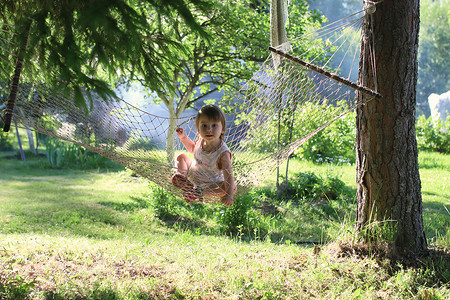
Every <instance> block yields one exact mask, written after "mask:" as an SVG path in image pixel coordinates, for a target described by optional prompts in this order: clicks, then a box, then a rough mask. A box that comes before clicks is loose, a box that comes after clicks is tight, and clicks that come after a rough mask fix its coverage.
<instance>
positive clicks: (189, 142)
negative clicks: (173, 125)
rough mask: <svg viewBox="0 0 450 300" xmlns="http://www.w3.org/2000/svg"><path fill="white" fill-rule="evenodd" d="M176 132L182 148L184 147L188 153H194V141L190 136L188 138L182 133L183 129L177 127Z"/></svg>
mask: <svg viewBox="0 0 450 300" xmlns="http://www.w3.org/2000/svg"><path fill="white" fill-rule="evenodd" d="M176 132H177V136H178V138H179V139H180V141H181V143H182V144H183V146H184V148H186V150H187V151H188V152H189V153H194V146H195V143H194V142H193V141H192V140H191V139H190V138H188V137H187V136H185V135H184V129H183V128H177V129H176Z"/></svg>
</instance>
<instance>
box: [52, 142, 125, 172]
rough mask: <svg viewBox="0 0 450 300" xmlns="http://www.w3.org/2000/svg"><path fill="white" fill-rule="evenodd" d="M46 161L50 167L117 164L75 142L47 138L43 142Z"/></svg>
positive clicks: (91, 167) (77, 167)
mask: <svg viewBox="0 0 450 300" xmlns="http://www.w3.org/2000/svg"><path fill="white" fill-rule="evenodd" d="M45 144H46V156H47V162H48V164H49V166H50V167H51V168H56V169H60V168H74V169H83V170H85V169H98V168H108V167H117V166H118V165H117V164H115V163H113V162H112V161H110V160H109V159H108V158H106V157H104V156H101V155H100V154H98V153H96V152H93V151H90V150H88V149H86V148H84V147H82V146H79V145H77V144H72V143H68V142H65V141H62V140H58V139H54V138H49V139H47V140H46V142H45Z"/></svg>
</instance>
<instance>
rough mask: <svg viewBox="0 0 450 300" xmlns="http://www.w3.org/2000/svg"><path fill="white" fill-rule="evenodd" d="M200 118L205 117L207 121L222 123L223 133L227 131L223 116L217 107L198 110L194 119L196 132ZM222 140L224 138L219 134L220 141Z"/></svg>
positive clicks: (210, 106)
mask: <svg viewBox="0 0 450 300" xmlns="http://www.w3.org/2000/svg"><path fill="white" fill-rule="evenodd" d="M201 116H205V117H207V118H208V119H209V120H213V121H220V122H221V123H222V129H223V131H224V132H225V130H226V129H227V124H226V120H225V115H224V113H223V111H222V110H221V109H220V108H219V107H217V106H215V105H205V106H203V107H202V108H200V110H199V111H198V113H197V117H196V118H195V127H196V128H197V130H198V126H199V122H200V117H201ZM223 138H224V134H221V135H220V139H221V140H223Z"/></svg>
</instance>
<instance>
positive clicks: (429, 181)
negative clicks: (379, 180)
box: [0, 153, 450, 299]
mask: <svg viewBox="0 0 450 300" xmlns="http://www.w3.org/2000/svg"><path fill="white" fill-rule="evenodd" d="M0 159H2V158H0ZM1 162H2V169H3V170H2V172H1V173H0V185H1V186H2V192H1V194H0V298H2V297H3V296H4V295H7V296H8V297H10V298H9V299H26V298H27V297H29V295H32V297H33V299H67V298H72V299H75V298H79V299H162V298H163V299H164V298H165V299H316V298H319V299H320V298H322V299H324V298H329V299H352V298H355V299H356V298H359V299H410V298H411V297H416V296H417V297H419V298H421V299H448V298H449V297H450V289H449V288H448V282H449V281H450V273H449V272H450V271H449V270H447V269H446V267H445V266H448V262H446V261H442V263H440V264H437V263H430V264H429V267H428V268H426V267H420V268H407V267H402V266H396V265H395V264H392V263H391V262H389V261H381V260H377V259H376V258H375V257H372V256H371V255H366V256H359V255H357V254H355V253H350V252H346V251H343V250H342V249H341V248H340V246H341V245H340V244H339V241H342V240H345V241H352V240H353V238H354V229H353V221H354V219H355V208H356V202H355V201H356V200H355V198H354V196H352V195H354V189H355V188H356V184H355V170H354V166H348V165H342V166H333V165H315V164H313V163H311V162H307V161H302V160H297V159H295V160H292V161H291V163H290V167H289V169H290V175H289V176H290V178H291V179H294V178H295V175H296V174H298V173H299V172H308V171H313V172H314V174H317V175H320V176H322V177H323V178H334V177H337V178H340V179H341V180H342V181H343V182H344V183H345V186H346V187H348V188H349V189H350V193H349V194H345V195H340V196H341V198H337V199H328V200H327V199H325V200H318V201H311V200H308V199H305V200H296V201H289V200H288V199H285V200H283V201H281V200H277V199H275V198H274V199H272V198H271V197H273V191H272V190H273V186H274V183H275V177H274V175H273V176H271V177H270V178H269V180H268V181H267V182H266V183H265V186H263V187H260V188H258V190H257V191H254V192H252V194H251V195H250V196H249V197H248V199H247V200H248V201H255V199H257V200H258V201H259V202H251V203H249V204H251V205H254V207H250V208H251V210H249V211H244V212H240V211H236V213H242V214H243V215H244V217H246V218H247V219H246V220H247V221H249V219H251V218H261V220H254V221H255V222H256V221H259V222H260V223H256V224H260V225H261V226H262V227H261V228H259V229H258V228H255V229H254V231H252V229H251V228H250V227H249V228H250V229H249V228H246V227H242V226H241V227H239V226H237V227H236V229H237V230H236V231H232V230H231V231H225V230H224V229H223V227H222V226H223V224H222V223H220V216H222V215H223V212H224V207H223V206H220V205H217V206H212V205H211V206H208V205H191V206H187V205H185V204H184V203H183V201H182V200H180V199H175V198H170V197H168V198H163V199H160V200H159V201H160V202H158V203H156V202H155V201H156V200H155V197H156V196H155V195H156V194H154V188H153V187H152V188H150V187H149V184H148V182H147V181H146V180H143V179H141V178H137V177H133V176H132V173H131V172H127V171H120V172H108V171H104V170H89V171H72V170H49V169H40V168H39V167H38V166H39V159H30V161H28V162H26V163H21V162H18V161H16V160H10V159H2V160H1ZM419 162H420V164H421V169H420V173H421V180H422V191H423V204H424V224H425V229H426V235H427V238H428V240H429V244H430V245H431V246H433V247H439V248H445V249H447V250H448V249H449V248H450V247H449V244H450V243H449V235H450V232H449V219H450V218H449V217H450V214H449V213H448V211H447V209H449V191H448V185H447V181H448V177H449V166H450V156H449V155H442V154H434V153H432V154H430V153H421V154H420V157H419ZM422 166H423V167H422ZM281 172H282V174H283V173H284V171H283V170H282V171H281ZM271 189H272V190H271ZM277 201H278V202H277ZM163 213H165V214H166V215H165V216H164V217H162V216H161V215H160V214H163ZM232 217H233V216H232ZM250 221H251V220H250ZM258 232H259V233H262V234H258ZM303 241H306V242H311V241H314V242H323V243H325V244H324V245H317V243H315V244H316V245H315V246H314V244H309V243H306V244H301V242H303ZM297 242H299V243H298V244H297ZM436 278H438V279H436Z"/></svg>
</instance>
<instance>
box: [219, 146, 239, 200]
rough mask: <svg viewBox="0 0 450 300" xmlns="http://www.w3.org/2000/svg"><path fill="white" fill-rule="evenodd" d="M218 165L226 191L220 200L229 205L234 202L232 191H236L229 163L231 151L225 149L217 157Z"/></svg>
mask: <svg viewBox="0 0 450 300" xmlns="http://www.w3.org/2000/svg"><path fill="white" fill-rule="evenodd" d="M219 162H220V167H221V169H222V172H223V177H224V181H223V189H224V192H225V193H226V194H225V196H223V197H222V198H221V199H220V201H221V202H222V203H223V204H225V205H226V206H231V205H233V203H234V199H233V196H234V193H235V192H236V185H235V184H234V177H233V167H232V165H231V153H230V152H229V151H225V152H224V153H222V155H221V156H220V158H219Z"/></svg>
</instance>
